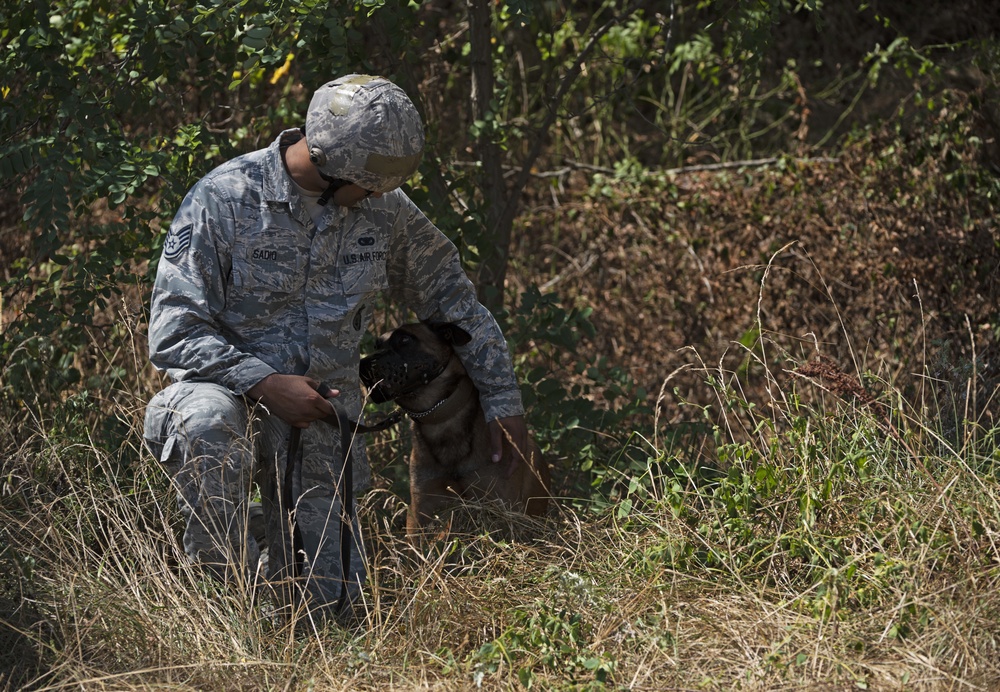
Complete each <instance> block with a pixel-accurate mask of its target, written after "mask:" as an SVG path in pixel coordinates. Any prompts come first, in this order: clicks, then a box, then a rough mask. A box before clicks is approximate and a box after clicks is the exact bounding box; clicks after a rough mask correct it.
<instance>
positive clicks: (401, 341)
mask: <svg viewBox="0 0 1000 692" xmlns="http://www.w3.org/2000/svg"><path fill="white" fill-rule="evenodd" d="M397 337H398V338H397V339H396V345H397V346H409V345H410V342H411V341H413V337H412V336H410V335H409V334H398V335H397Z"/></svg>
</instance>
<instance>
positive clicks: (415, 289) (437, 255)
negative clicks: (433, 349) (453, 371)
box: [388, 192, 524, 421]
mask: <svg viewBox="0 0 1000 692" xmlns="http://www.w3.org/2000/svg"><path fill="white" fill-rule="evenodd" d="M397 194H399V196H400V197H401V198H402V200H403V202H402V204H401V205H400V211H399V214H398V216H397V217H396V220H395V224H394V227H393V230H392V239H391V241H390V248H389V267H388V271H389V287H390V295H391V297H392V298H393V299H394V300H398V301H399V302H401V303H402V304H403V305H406V306H407V307H409V308H410V309H411V310H413V311H414V312H415V313H416V315H417V317H418V318H419V319H421V320H432V321H441V322H453V323H455V324H457V325H459V326H460V327H462V328H463V329H465V330H466V331H467V332H469V334H471V335H472V341H470V342H469V343H468V344H467V345H466V346H463V347H459V348H458V349H456V352H457V353H458V356H459V358H460V359H461V360H462V364H463V365H465V369H466V370H467V371H468V373H469V376H470V377H471V378H472V381H473V382H474V383H475V384H476V388H477V389H478V390H479V394H480V400H481V402H482V405H483V409H484V411H485V414H486V420H488V421H489V420H494V419H496V418H504V417H507V416H516V415H522V414H523V413H524V407H523V404H522V402H521V391H520V389H519V387H518V384H517V378H516V377H515V376H514V367H513V364H512V362H511V358H510V351H509V350H508V347H507V341H506V339H504V336H503V333H502V332H501V331H500V326H499V325H498V324H497V321H496V319H494V317H493V315H492V314H491V313H490V311H489V310H488V309H487V308H486V307H485V306H484V305H483V304H482V303H480V302H479V300H478V299H477V298H476V289H475V287H474V286H473V284H472V282H471V281H470V280H469V277H468V276H466V274H465V270H464V269H462V264H461V261H460V259H459V256H458V249H457V248H456V247H455V244H454V243H452V242H451V241H450V240H449V239H448V238H447V236H445V235H444V234H443V233H442V232H441V231H440V230H438V228H437V227H435V226H434V224H432V223H431V222H430V221H429V220H428V219H427V217H426V216H424V214H423V213H422V212H421V211H420V210H419V209H418V208H417V206H416V205H415V204H413V202H412V201H411V200H410V199H409V198H408V197H406V195H404V194H403V193H401V192H399V193H397Z"/></svg>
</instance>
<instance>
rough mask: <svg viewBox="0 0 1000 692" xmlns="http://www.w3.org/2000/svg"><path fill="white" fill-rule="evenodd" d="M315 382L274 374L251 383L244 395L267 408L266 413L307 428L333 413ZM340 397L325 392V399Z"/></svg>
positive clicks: (294, 376)
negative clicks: (268, 412) (253, 383)
mask: <svg viewBox="0 0 1000 692" xmlns="http://www.w3.org/2000/svg"><path fill="white" fill-rule="evenodd" d="M319 384H320V383H319V382H317V381H316V380H314V379H312V378H311V377H305V376H303V375H282V374H279V373H274V374H272V375H268V376H267V377H265V378H264V379H263V380H261V381H260V382H258V383H257V384H255V385H254V386H253V387H251V388H250V391H248V392H247V395H249V396H250V397H251V398H253V399H256V400H257V401H259V402H260V403H262V404H264V406H266V407H267V410H268V411H270V412H271V413H273V414H274V415H276V416H278V418H280V419H281V420H283V421H285V422H286V423H288V424H289V425H291V426H293V427H296V428H308V427H309V424H310V423H312V422H313V421H316V420H320V419H321V418H326V417H327V416H329V415H331V414H332V413H333V405H332V404H331V403H330V402H329V401H327V400H326V399H325V398H324V397H323V396H322V395H321V394H320V393H319V392H317V391H316V389H317V387H319ZM338 394H340V392H339V391H337V390H336V389H332V390H328V391H327V392H326V395H327V396H337V395H338Z"/></svg>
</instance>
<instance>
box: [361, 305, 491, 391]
mask: <svg viewBox="0 0 1000 692" xmlns="http://www.w3.org/2000/svg"><path fill="white" fill-rule="evenodd" d="M471 340H472V337H471V336H470V335H469V333H468V332H467V331H465V330H464V329H462V328H461V327H458V326H456V325H454V324H442V323H424V322H420V323H414V324H404V325H403V326H401V327H398V328H397V329H394V330H392V331H391V332H389V333H387V334H383V335H382V336H380V337H379V338H378V340H377V341H376V342H375V353H373V354H372V355H370V356H368V357H367V358H362V359H361V366H360V374H361V381H362V382H363V383H364V385H365V387H367V388H368V394H369V396H370V397H371V400H372V401H373V402H375V403H377V404H381V403H383V402H386V401H391V400H393V399H397V398H399V397H401V396H405V395H407V394H412V393H414V392H416V391H417V390H419V389H420V388H422V387H424V386H425V385H427V384H429V383H430V382H432V381H433V380H434V379H435V378H437V376H438V375H440V374H441V373H442V372H444V369H445V368H446V367H448V363H449V361H450V360H451V357H452V355H453V354H454V349H453V347H454V346H462V345H464V344H467V343H469V341H471Z"/></svg>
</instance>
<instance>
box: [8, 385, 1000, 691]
mask: <svg viewBox="0 0 1000 692" xmlns="http://www.w3.org/2000/svg"><path fill="white" fill-rule="evenodd" d="M130 410H132V411H135V410H138V407H131V408H130ZM833 413H836V416H831V415H830V414H833ZM122 414H123V415H132V416H134V414H129V413H127V412H122ZM784 414H785V416H786V417H787V420H788V421H793V422H794V421H797V423H796V424H794V425H789V426H787V427H784V429H783V430H777V431H772V432H770V433H767V434H763V435H761V436H760V437H759V441H758V442H755V443H753V445H750V444H747V443H739V444H736V443H733V444H731V445H729V446H728V447H727V446H726V445H725V444H723V445H722V447H720V449H721V450H722V454H721V457H723V458H728V462H726V463H727V464H728V471H727V473H728V475H726V476H722V475H721V474H716V475H715V476H710V477H709V480H704V478H702V480H699V478H700V477H699V475H698V473H697V469H694V467H693V466H692V465H695V464H696V463H697V460H694V459H684V458H681V457H678V456H676V455H674V454H672V453H671V451H670V450H665V449H654V448H652V447H651V446H650V447H649V449H648V450H647V451H648V453H649V457H650V460H649V467H648V472H647V473H646V474H645V475H644V476H642V480H641V481H640V482H637V483H635V484H633V485H634V487H633V489H632V493H631V495H630V500H631V501H632V503H631V505H630V506H628V507H626V506H624V505H619V506H618V507H611V508H603V509H601V508H598V507H597V506H596V505H592V504H589V503H587V502H582V501H570V500H568V499H564V500H562V501H560V502H558V503H557V505H556V507H554V508H553V510H552V511H551V512H550V515H549V517H548V518H547V519H546V520H545V521H529V520H526V519H523V518H520V517H512V516H510V515H507V514H505V513H503V512H502V511H500V510H498V509H496V508H489V507H486V508H470V510H469V511H468V512H464V513H459V514H457V515H456V518H455V520H454V523H453V525H452V527H451V529H452V532H451V534H450V535H447V536H444V535H443V536H442V537H440V538H439V540H437V541H436V542H434V543H432V544H431V545H429V546H426V547H425V548H423V549H420V550H417V549H414V548H413V547H412V546H410V545H409V544H408V543H407V542H406V541H405V540H404V539H403V537H402V532H401V531H400V529H399V523H400V521H399V519H400V516H401V513H402V511H403V506H402V504H401V502H400V500H399V499H398V498H396V497H395V496H394V495H392V494H390V493H389V492H388V491H386V490H376V491H373V492H372V493H370V494H369V495H367V496H366V497H365V498H364V499H363V510H362V513H363V516H364V517H365V521H366V524H367V532H366V535H367V539H368V541H369V560H370V573H371V579H370V583H369V587H368V589H367V590H366V594H365V602H364V607H365V613H364V615H363V616H362V617H361V619H360V621H359V623H358V624H357V625H356V626H353V627H349V628H340V627H335V626H329V627H324V628H322V629H313V628H309V627H300V628H299V633H298V634H295V633H293V631H292V629H291V628H290V627H288V626H278V625H275V624H273V623H272V622H271V620H270V619H269V618H268V616H267V612H266V609H262V608H261V606H260V604H258V603H255V602H254V601H253V599H251V598H250V597H248V596H247V595H246V594H245V593H243V592H241V591H239V590H238V589H224V588H221V587H219V586H218V585H215V584H212V583H210V582H206V581H204V580H203V579H202V578H201V575H199V574H198V573H196V572H194V571H192V570H191V569H190V568H188V567H186V566H185V565H184V564H183V563H182V561H180V560H179V559H178V554H177V547H176V545H175V543H174V541H173V539H172V536H173V533H174V530H175V528H176V521H175V518H176V517H175V515H174V509H173V507H172V506H171V503H170V501H169V499H168V498H169V494H168V493H167V491H166V482H165V479H164V478H163V475H162V472H161V471H160V470H159V468H157V467H156V466H155V465H154V464H153V463H152V461H151V460H150V459H148V457H147V456H145V455H142V454H139V452H138V449H137V448H135V449H133V455H132V456H133V457H134V459H133V463H132V464H131V465H129V466H122V465H119V464H118V463H117V462H115V461H114V460H113V459H112V457H111V456H109V455H108V454H106V453H105V452H103V451H101V450H100V449H99V448H98V446H97V445H93V444H87V443H85V442H79V441H77V442H70V441H68V440H65V439H60V438H59V437H58V436H55V435H52V434H47V433H45V432H42V431H39V432H38V433H37V434H36V435H35V436H34V437H32V438H30V439H29V441H28V442H27V443H25V444H23V445H21V447H20V448H18V449H15V450H13V454H12V456H11V458H10V459H9V461H8V463H7V465H6V466H5V476H6V478H5V481H4V495H3V505H2V522H0V523H2V526H3V527H4V528H3V529H2V536H3V546H4V553H3V566H4V579H3V585H4V589H5V593H4V600H5V601H6V603H7V610H8V611H9V612H6V614H5V620H6V621H7V623H6V626H5V628H4V629H3V638H4V641H5V642H6V643H7V644H8V645H7V646H6V647H5V650H4V652H3V654H0V655H3V656H4V658H5V666H4V667H5V669H6V670H7V672H6V673H3V678H0V679H2V680H4V681H5V683H6V685H7V686H8V687H9V688H11V689H13V688H14V687H17V686H22V685H23V686H25V687H28V688H33V689H44V690H57V689H67V688H76V689H116V690H121V689H154V688H155V689H192V690H193V689H198V690H205V689H211V690H229V689H241V690H242V689H289V690H300V689H301V690H305V689H322V690H339V689H344V690H366V689H372V690H375V689H378V690H384V689H427V690H434V689H442V690H443V689H448V690H452V689H472V688H483V689H521V688H523V687H525V686H531V687H536V688H542V689H553V688H556V689H583V688H592V687H593V688H596V687H602V686H607V687H612V688H622V689H626V688H627V689H646V690H653V689H655V690H660V689H695V688H698V689H732V688H739V689H747V690H765V689H766V690H774V689H786V688H805V689H844V688H848V687H854V686H858V687H867V688H869V689H908V690H909V689H995V688H996V686H997V685H998V684H1000V583H998V582H1000V550H998V542H1000V488H998V485H997V480H996V478H997V475H996V474H997V464H996V462H997V460H996V457H995V454H996V453H995V446H990V445H989V444H985V445H984V444H976V445H973V444H970V445H966V446H965V447H964V448H961V449H949V447H948V445H947V444H944V443H943V441H942V440H941V439H940V438H939V437H938V436H935V435H933V434H931V432H930V431H928V430H923V431H922V432H923V433H924V434H923V436H922V437H921V436H916V435H914V436H911V438H912V439H911V441H909V442H908V443H907V445H908V447H909V449H910V450H914V449H916V450H918V453H919V454H921V458H922V464H923V466H924V467H925V469H926V470H928V473H931V474H933V476H934V477H933V478H929V477H928V476H927V475H925V473H924V472H923V471H921V470H920V469H918V468H917V467H915V466H914V465H912V464H907V463H906V461H907V460H906V456H907V454H909V451H907V448H905V447H902V446H900V445H899V444H896V443H895V442H894V439H893V438H892V437H891V436H886V435H883V434H880V433H881V432H882V429H881V428H880V427H879V425H880V423H879V422H878V420H876V419H875V418H873V417H871V416H868V415H866V413H865V412H864V411H863V410H852V409H849V408H847V407H844V406H840V405H839V404H836V403H835V402H831V403H830V410H829V411H811V410H805V409H799V410H786V411H785V412H784ZM135 424H136V421H135V420H133V425H135ZM993 434H994V435H995V431H993ZM129 439H131V440H132V441H133V442H132V444H133V446H135V447H137V445H138V439H139V437H138V432H137V430H135V429H133V433H132V435H131V436H130V438H129ZM921 440H922V441H921ZM984 450H985V451H984ZM991 454H992V455H993V457H992V459H991V458H990V455H991ZM861 459H865V460H866V461H865V463H863V464H862V463H861V461H860V460H861ZM692 470H694V471H695V472H694V473H692V472H691V471H692Z"/></svg>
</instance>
